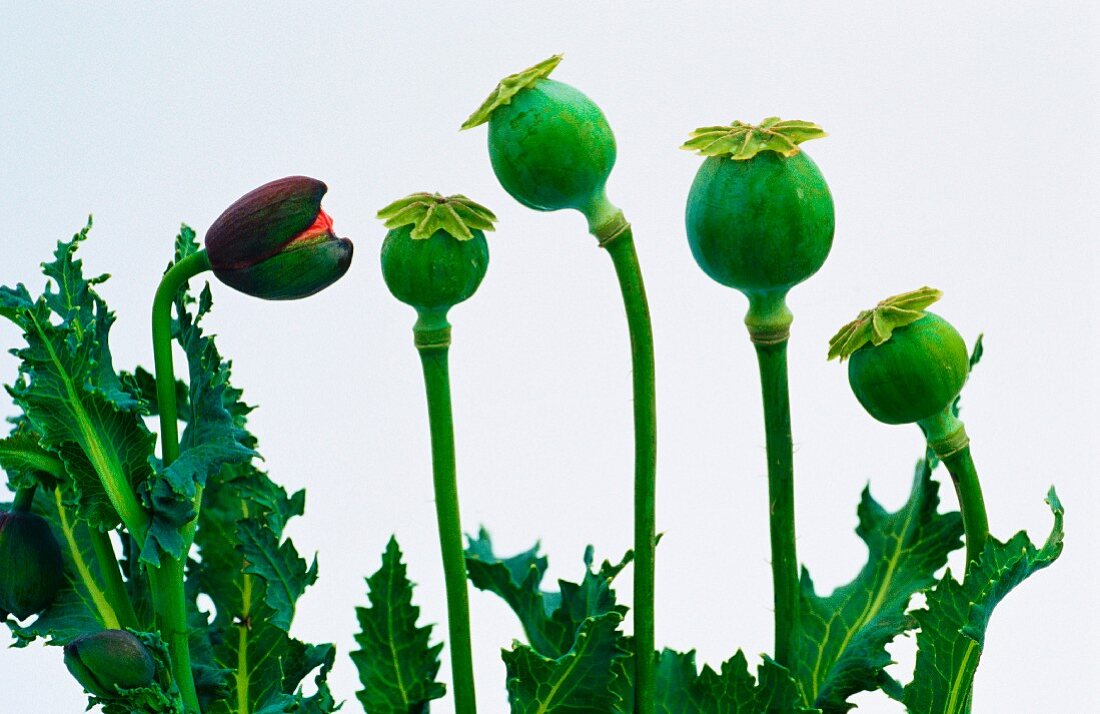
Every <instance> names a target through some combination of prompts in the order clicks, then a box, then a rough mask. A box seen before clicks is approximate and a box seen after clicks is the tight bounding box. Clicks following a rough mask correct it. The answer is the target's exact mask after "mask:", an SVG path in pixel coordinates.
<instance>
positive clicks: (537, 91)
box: [462, 55, 615, 213]
mask: <svg viewBox="0 0 1100 714" xmlns="http://www.w3.org/2000/svg"><path fill="white" fill-rule="evenodd" d="M559 62H561V55H554V56H553V57H551V58H550V59H547V60H544V61H543V62H540V63H539V64H536V65H535V66H533V67H530V68H529V69H526V70H524V71H522V72H519V73H517V74H513V75H511V76H509V77H506V78H504V79H503V80H501V82H500V84H499V85H498V86H497V88H496V89H495V90H494V91H493V93H492V94H491V95H490V96H489V98H488V99H486V100H485V102H484V103H483V104H482V105H481V107H479V108H478V110H477V111H475V112H474V113H473V114H472V115H470V118H469V119H467V120H466V122H465V123H464V124H463V125H462V128H463V129H469V128H472V127H475V126H478V125H480V124H484V123H486V122H487V123H488V124H489V158H490V161H491V162H492V165H493V171H494V172H496V175H497V178H498V179H499V180H500V184H501V185H502V186H503V187H504V190H506V191H507V192H508V193H509V194H511V195H512V197H513V198H515V199H516V200H517V201H519V202H520V203H522V204H523V205H525V206H528V207H529V208H534V209H538V210H540V211H556V210H559V209H562V208H574V209H577V210H580V211H583V212H585V213H590V212H592V211H593V210H597V208H596V207H597V204H599V203H600V202H602V200H603V194H604V186H605V184H606V183H607V178H608V176H609V175H610V174H611V169H612V167H613V166H614V165H615V136H614V134H612V132H611V127H610V125H609V124H608V123H607V119H606V117H604V114H603V112H602V111H600V108H599V107H598V106H596V104H595V102H593V101H592V100H591V99H589V98H588V97H587V96H585V95H584V93H582V92H581V91H579V90H577V89H575V88H574V87H571V86H570V85H568V84H564V83H562V82H558V81H555V80H552V79H547V76H548V75H549V74H550V72H552V71H553V70H554V68H555V67H557V66H558V63H559Z"/></svg>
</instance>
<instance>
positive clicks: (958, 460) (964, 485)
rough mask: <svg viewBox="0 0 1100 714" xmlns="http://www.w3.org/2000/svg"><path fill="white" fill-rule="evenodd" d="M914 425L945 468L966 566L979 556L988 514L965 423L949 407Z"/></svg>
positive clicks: (982, 547) (983, 547) (983, 542)
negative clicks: (960, 528)
mask: <svg viewBox="0 0 1100 714" xmlns="http://www.w3.org/2000/svg"><path fill="white" fill-rule="evenodd" d="M917 425H918V426H919V427H920V429H921V431H923V432H924V437H925V439H927V441H928V448H929V449H930V450H931V451H932V453H933V454H935V455H936V458H938V459H939V460H940V461H942V462H943V465H944V466H946V467H947V472H948V473H949V474H951V481H952V482H953V483H954V484H955V494H956V495H957V496H958V497H959V510H960V511H962V518H963V532H964V533H965V535H966V564H967V569H969V567H970V563H973V562H976V561H977V560H978V559H979V558H980V557H981V554H982V551H983V550H984V549H985V544H986V541H988V540H989V517H988V516H987V515H986V512H985V498H984V497H983V496H982V484H981V482H980V481H979V480H978V470H977V469H976V468H975V467H974V459H973V457H972V456H971V455H970V437H969V436H967V434H966V426H965V425H963V423H962V421H960V420H959V417H958V415H956V414H955V410H954V409H953V408H952V407H950V406H949V407H946V408H945V409H944V410H943V411H942V412H941V413H939V414H936V415H935V416H933V417H930V418H928V419H922V420H921V421H919V422H917Z"/></svg>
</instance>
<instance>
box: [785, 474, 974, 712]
mask: <svg viewBox="0 0 1100 714" xmlns="http://www.w3.org/2000/svg"><path fill="white" fill-rule="evenodd" d="M931 473H932V464H931V463H930V462H929V461H927V460H922V461H921V462H920V463H918V464H917V469H916V475H915V477H914V479H913V489H912V492H911V494H910V496H909V500H908V501H907V502H906V504H905V505H904V506H902V507H901V508H900V509H899V510H898V511H895V512H893V513H890V512H887V511H886V510H885V509H884V508H883V507H882V506H880V505H879V504H878V502H876V501H875V500H874V499H873V498H872V497H871V493H870V490H869V489H865V490H864V492H863V498H862V500H861V501H860V504H859V509H858V513H859V526H858V527H857V528H856V533H857V534H859V537H860V538H861V539H862V540H863V541H864V543H866V544H867V551H868V553H867V564H866V565H864V567H863V569H862V570H861V571H860V573H859V575H858V576H857V577H856V578H855V580H853V581H852V582H850V583H848V584H847V585H843V586H841V587H839V588H837V589H836V590H835V591H833V593H832V594H830V595H828V596H827V597H821V596H819V595H817V594H816V593H815V592H814V585H813V581H812V580H811V579H810V574H809V572H808V571H807V570H806V569H805V568H804V569H803V571H802V581H801V588H800V589H801V593H800V602H799V616H798V623H797V627H796V629H795V634H796V638H797V650H796V652H797V666H796V667H795V672H794V673H795V676H796V679H797V680H798V683H799V687H800V689H801V692H802V698H803V702H804V703H805V704H806V705H814V706H816V707H818V708H820V709H821V710H822V711H824V712H825V713H826V714H834V713H841V712H846V711H848V710H850V709H852V708H854V707H855V705H854V704H851V703H849V702H848V698H849V697H851V696H852V695H853V694H856V693H858V692H862V691H873V690H875V689H879V688H883V687H885V688H890V687H892V686H893V684H892V682H891V680H890V678H889V676H888V675H887V674H886V672H885V668H886V666H887V665H889V664H890V663H891V658H890V655H889V654H888V653H887V651H886V645H887V644H888V643H889V642H890V641H892V640H893V639H894V638H895V637H897V636H898V635H900V634H902V633H903V632H905V631H906V630H908V629H911V627H912V622H911V621H910V619H909V618H907V616H906V608H907V607H908V604H909V599H910V598H911V597H912V596H913V594H914V593H916V592H919V591H921V590H924V589H925V588H927V587H929V586H931V585H932V584H933V583H934V582H935V573H936V571H937V570H939V569H940V568H942V567H943V566H944V564H945V563H946V562H947V555H948V554H949V553H950V552H951V551H952V550H954V549H955V548H958V547H959V546H960V545H961V540H960V539H961V537H962V532H963V530H962V519H961V518H960V516H959V514H958V513H954V512H952V513H939V512H938V511H937V510H936V509H937V505H938V504H939V495H938V494H939V484H937V483H936V482H934V481H933V480H932V479H931Z"/></svg>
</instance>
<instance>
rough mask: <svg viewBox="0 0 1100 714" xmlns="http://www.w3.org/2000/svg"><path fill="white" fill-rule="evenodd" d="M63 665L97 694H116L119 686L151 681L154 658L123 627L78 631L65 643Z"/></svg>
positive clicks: (153, 674) (154, 663)
mask: <svg viewBox="0 0 1100 714" xmlns="http://www.w3.org/2000/svg"><path fill="white" fill-rule="evenodd" d="M65 666H66V667H68V668H69V672H71V673H72V675H73V677H75V678H76V681H78V682H80V684H81V685H82V686H83V687H84V689H85V690H87V691H88V693H89V694H94V695H95V696H97V697H103V698H111V697H117V696H118V694H119V692H118V690H119V689H140V688H142V687H148V686H149V685H150V684H152V682H153V677H154V676H155V675H156V672H157V665H156V661H155V660H154V659H153V655H151V654H150V653H149V650H148V649H147V648H146V647H145V645H144V644H142V642H141V640H139V639H138V638H137V637H135V636H134V635H133V634H131V633H129V632H127V631H125V630H105V631H103V632H93V633H91V634H87V635H81V636H80V637H77V638H76V639H75V640H73V641H72V642H70V643H69V644H67V645H65Z"/></svg>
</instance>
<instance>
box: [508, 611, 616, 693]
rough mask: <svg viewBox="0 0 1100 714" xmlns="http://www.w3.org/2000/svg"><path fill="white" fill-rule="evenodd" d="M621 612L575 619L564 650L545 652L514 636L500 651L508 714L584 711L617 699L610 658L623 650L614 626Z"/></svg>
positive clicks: (614, 672)
mask: <svg viewBox="0 0 1100 714" xmlns="http://www.w3.org/2000/svg"><path fill="white" fill-rule="evenodd" d="M621 621H622V616H621V615H620V614H619V613H617V612H608V613H605V614H603V615H598V616H596V617H590V618H588V619H586V620H585V621H584V622H582V623H581V625H580V627H579V628H578V630H577V634H576V637H575V639H574V641H573V645H572V647H571V648H570V649H569V651H568V652H566V653H565V654H564V655H562V656H560V657H557V658H551V657H545V656H543V655H541V654H539V653H538V652H536V651H535V650H534V649H532V648H531V647H530V646H528V645H525V644H522V643H520V642H515V643H513V645H512V649H511V650H505V651H504V652H503V653H502V657H503V659H504V664H505V667H506V668H507V671H508V702H509V704H511V711H512V714H590V713H591V712H611V711H614V709H615V707H616V706H617V705H618V704H619V701H620V700H619V696H618V694H616V690H615V688H614V686H613V685H614V680H615V677H616V676H617V674H616V667H615V663H616V660H618V659H621V658H623V657H625V656H627V654H628V653H627V651H626V650H624V649H623V648H622V647H621V646H620V641H621V635H620V634H619V632H618V626H619V623H620V622H621Z"/></svg>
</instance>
